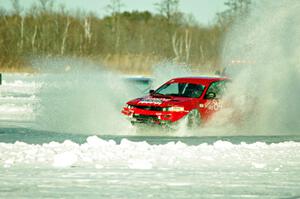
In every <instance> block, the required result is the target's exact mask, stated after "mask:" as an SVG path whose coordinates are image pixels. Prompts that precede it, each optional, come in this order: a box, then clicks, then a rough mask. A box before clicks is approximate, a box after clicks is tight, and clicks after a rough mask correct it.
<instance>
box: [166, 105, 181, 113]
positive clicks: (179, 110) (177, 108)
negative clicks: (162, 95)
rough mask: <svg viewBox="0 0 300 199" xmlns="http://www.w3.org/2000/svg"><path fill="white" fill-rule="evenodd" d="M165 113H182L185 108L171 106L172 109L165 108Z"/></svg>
mask: <svg viewBox="0 0 300 199" xmlns="http://www.w3.org/2000/svg"><path fill="white" fill-rule="evenodd" d="M163 111H171V112H182V111H184V107H181V106H171V107H167V108H163Z"/></svg>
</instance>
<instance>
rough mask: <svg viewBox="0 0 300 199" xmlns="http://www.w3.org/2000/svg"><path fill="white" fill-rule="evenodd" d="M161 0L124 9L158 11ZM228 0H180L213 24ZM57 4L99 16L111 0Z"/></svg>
mask: <svg viewBox="0 0 300 199" xmlns="http://www.w3.org/2000/svg"><path fill="white" fill-rule="evenodd" d="M159 1H160V0H122V3H123V4H124V7H123V8H122V11H125V10H128V11H131V10H140V11H142V10H149V11H151V12H156V8H155V6H154V4H155V3H157V2H159ZM225 1H226V0H180V6H179V9H180V11H182V12H184V13H187V14H192V15H193V16H194V17H195V18H196V20H197V21H198V22H200V23H202V24H211V23H213V20H214V19H215V16H216V13H217V12H220V11H222V10H224V9H225V6H224V2H225ZM19 2H20V3H21V5H22V6H23V7H29V6H30V5H31V4H32V3H34V2H38V0H19ZM54 2H55V4H57V5H60V4H64V5H65V6H66V8H67V9H68V10H76V9H83V10H85V11H93V12H95V13H97V14H98V15H99V16H104V15H106V14H107V10H106V6H107V5H108V4H109V2H110V0H54ZM0 6H1V7H4V8H7V9H9V8H11V2H10V0H0Z"/></svg>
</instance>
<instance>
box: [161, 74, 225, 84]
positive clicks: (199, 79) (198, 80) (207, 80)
mask: <svg viewBox="0 0 300 199" xmlns="http://www.w3.org/2000/svg"><path fill="white" fill-rule="evenodd" d="M222 80H230V79H229V78H228V77H221V76H195V77H179V78H174V79H171V80H169V81H168V82H167V83H174V82H178V83H194V84H202V85H205V86H208V85H210V84H211V83H212V82H216V81H222Z"/></svg>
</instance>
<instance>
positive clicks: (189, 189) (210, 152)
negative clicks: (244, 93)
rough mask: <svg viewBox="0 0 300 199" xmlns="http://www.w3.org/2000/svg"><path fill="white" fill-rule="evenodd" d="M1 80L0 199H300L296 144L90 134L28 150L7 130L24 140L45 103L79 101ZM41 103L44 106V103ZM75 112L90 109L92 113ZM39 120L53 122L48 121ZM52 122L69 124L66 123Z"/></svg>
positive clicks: (28, 82) (37, 80)
mask: <svg viewBox="0 0 300 199" xmlns="http://www.w3.org/2000/svg"><path fill="white" fill-rule="evenodd" d="M3 77H4V81H3V85H1V86H0V124H1V131H0V138H3V137H1V136H2V135H5V133H7V132H11V136H16V135H18V136H19V137H18V136H16V137H14V141H13V142H8V141H5V139H3V140H2V141H1V140H0V171H1V172H0V198H300V180H299V179H300V154H299V151H300V142H298V141H297V140H299V139H295V140H289V141H286V139H285V137H282V141H280V139H281V138H277V141H276V142H274V143H272V141H268V142H264V141H253V140H252V139H251V137H245V138H241V141H240V142H233V141H231V139H230V138H227V139H226V140H225V139H223V138H222V137H220V138H218V137H216V138H214V139H215V140H214V141H213V142H207V141H206V140H205V139H203V140H202V141H201V139H200V141H199V142H198V143H194V144H190V143H188V142H185V141H184V139H183V141H166V140H167V139H168V138H166V137H162V138H156V139H157V140H159V139H161V140H164V141H163V142H161V143H160V142H158V143H151V142H147V141H145V140H147V139H146V137H145V139H144V138H143V137H142V136H141V137H138V138H137V139H136V140H135V141H130V139H125V138H123V139H122V138H121V141H117V140H116V139H103V138H101V136H93V132H88V133H90V135H89V136H86V137H87V138H86V140H85V141H83V142H76V141H74V140H73V139H71V138H70V139H68V138H66V139H65V140H64V141H62V142H57V141H56V139H53V140H50V141H49V142H48V141H47V142H43V143H40V142H38V144H31V143H35V142H34V140H32V141H29V142H25V141H24V140H23V139H21V136H20V134H14V129H13V128H12V126H13V127H19V125H20V124H22V127H25V128H27V129H29V132H30V128H32V127H37V126H39V125H37V124H35V123H37V122H41V121H43V120H40V119H39V117H40V116H39V115H40V114H43V113H42V111H41V110H43V106H47V105H48V104H49V101H51V100H54V99H55V98H59V99H60V100H63V99H66V100H67V102H68V103H72V101H71V100H72V99H76V98H74V97H76V96H77V95H72V93H68V96H70V95H71V97H70V98H61V96H60V95H58V94H63V92H61V91H59V92H57V91H56V89H54V90H51V92H49V90H48V91H47V92H45V91H44V90H43V89H44V88H45V87H44V84H45V82H43V81H42V80H43V78H44V77H43V78H41V77H38V76H33V75H27V76H26V75H25V76H24V75H4V76H3ZM51 81H53V79H52V80H51ZM57 89H58V88H57ZM53 91H55V92H53ZM63 91H65V90H63ZM74 91H76V92H77V91H78V90H74ZM79 91H82V90H79ZM103 92H105V91H101V92H100V94H101V93H103ZM41 93H43V95H41ZM85 94H89V93H85ZM100 94H99V95H100ZM111 94H112V95H113V94H115V93H113V92H112V93H111ZM44 95H46V98H45V96H44ZM51 95H54V96H51ZM97 96H98V95H97ZM122 97H124V95H123V96H122ZM45 99H48V100H49V101H47V103H45V102H43V100H45ZM121 100H122V99H121ZM108 101H109V100H106V101H105V103H108ZM125 101H126V100H125ZM82 102H83V101H82ZM84 102H90V101H88V100H87V101H84ZM59 103H64V102H63V101H59V100H58V101H56V102H55V103H52V105H56V106H58V107H59V108H60V109H61V108H66V110H65V111H69V113H72V114H73V112H72V111H71V110H68V108H67V105H66V104H65V105H64V106H59ZM114 103H116V104H118V103H119V102H114ZM73 105H74V104H72V106H70V107H69V108H71V107H74V106H73ZM75 105H78V103H75ZM75 107H78V108H79V109H80V110H82V108H87V107H90V108H91V109H93V107H94V105H91V106H84V107H79V106H75ZM54 108H55V107H54ZM47 110H48V109H47ZM70 111H71V112H70ZM55 112H57V111H55ZM63 112H64V111H62V112H58V113H63ZM69 113H68V114H69ZM86 113H87V112H86ZM86 113H85V114H86ZM96 113H97V112H96ZM68 114H65V115H64V116H68ZM106 114H107V117H112V116H110V115H109V114H108V113H106ZM52 116H56V117H57V116H59V114H53V113H52ZM85 116H86V117H87V116H88V114H86V115H85ZM43 118H44V119H45V118H47V119H48V120H51V117H50V116H49V117H45V116H43ZM81 118H82V117H80V119H81ZM53 120H55V118H54V119H53ZM58 120H65V121H66V123H67V124H69V123H68V121H67V120H68V118H65V119H64V117H60V118H58ZM62 122H63V121H62ZM82 122H83V123H84V121H82ZM100 123H101V121H100ZM53 124H61V123H59V122H57V121H55V123H53ZM88 124H94V123H88ZM114 125H115V126H118V125H120V126H122V124H120V123H118V124H116V123H115V124H114ZM74 126H75V127H77V126H79V125H75V124H74ZM46 127H49V126H47V125H46ZM65 129H66V128H64V129H63V130H65ZM113 129H114V130H115V131H116V130H117V129H118V128H113ZM46 130H52V129H46ZM69 130H72V129H69ZM101 130H102V131H103V129H101ZM54 131H55V130H54ZM32 132H33V133H34V132H36V130H35V131H32ZM125 132H126V131H125ZM26 133H28V130H27V131H24V133H23V134H26ZM43 133H44V134H43ZM69 133H72V132H69ZM104 134H105V132H104ZM53 135H54V136H57V137H60V135H61V134H60V133H56V134H51V135H50V134H49V133H47V132H46V131H43V132H41V134H40V135H39V136H44V137H45V138H47V137H53ZM70 135H72V134H70ZM129 135H130V134H129ZM161 135H163V134H161ZM5 136H9V135H5ZM23 136H25V137H26V135H23ZM64 136H65V135H64ZM73 136H76V135H75V134H74V135H73ZM32 139H36V138H35V137H34V136H32ZM190 139H191V140H192V139H193V138H190ZM243 139H244V140H243ZM268 139H269V140H272V137H271V136H270V137H269V138H268ZM278 139H279V141H278ZM71 140H72V141H71ZM232 140H233V139H232ZM249 140H252V141H251V142H249Z"/></svg>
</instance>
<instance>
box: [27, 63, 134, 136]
mask: <svg viewBox="0 0 300 199" xmlns="http://www.w3.org/2000/svg"><path fill="white" fill-rule="evenodd" d="M33 65H34V67H37V68H38V69H39V70H40V71H41V75H40V79H41V81H43V87H42V89H41V92H40V93H38V97H39V98H40V108H39V113H38V116H37V120H36V127H37V128H39V129H43V130H51V131H57V132H68V133H88V134H116V133H120V134H121V133H124V131H126V129H128V128H130V125H129V123H128V122H127V121H126V120H125V119H124V117H123V116H122V115H121V114H120V111H121V108H122V106H123V105H124V103H125V102H126V100H129V99H130V98H132V96H133V95H134V91H132V89H131V88H129V87H126V85H125V84H124V82H123V80H124V79H123V77H122V76H121V75H119V74H116V73H114V72H111V71H107V70H104V69H101V67H100V66H99V65H95V64H93V63H90V62H87V61H84V60H77V59H67V58H61V59H41V60H35V61H34V62H33ZM40 66H42V68H41V67H40ZM116 124H117V125H116Z"/></svg>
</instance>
